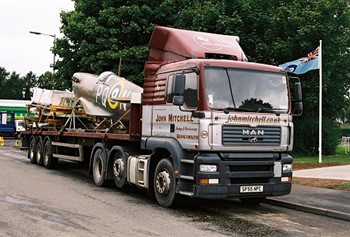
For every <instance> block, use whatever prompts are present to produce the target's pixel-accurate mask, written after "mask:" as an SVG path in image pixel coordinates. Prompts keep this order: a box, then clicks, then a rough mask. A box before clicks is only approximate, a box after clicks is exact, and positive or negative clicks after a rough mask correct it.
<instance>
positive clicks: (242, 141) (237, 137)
mask: <svg viewBox="0 0 350 237" xmlns="http://www.w3.org/2000/svg"><path fill="white" fill-rule="evenodd" d="M280 140H281V127H269V126H257V127H249V126H236V125H223V126H222V144H223V145H231V146H257V145H259V146H261V145H263V146H278V145H280Z"/></svg>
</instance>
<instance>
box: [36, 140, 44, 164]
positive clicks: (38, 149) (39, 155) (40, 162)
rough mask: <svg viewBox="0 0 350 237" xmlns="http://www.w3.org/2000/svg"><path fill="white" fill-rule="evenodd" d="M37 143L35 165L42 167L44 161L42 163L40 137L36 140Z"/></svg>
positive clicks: (41, 141) (41, 142)
mask: <svg viewBox="0 0 350 237" xmlns="http://www.w3.org/2000/svg"><path fill="white" fill-rule="evenodd" d="M37 140H38V141H37V142H36V149H35V150H36V154H35V159H36V163H37V164H38V165H43V164H44V161H43V147H44V146H43V139H42V138H41V137H38V139H37Z"/></svg>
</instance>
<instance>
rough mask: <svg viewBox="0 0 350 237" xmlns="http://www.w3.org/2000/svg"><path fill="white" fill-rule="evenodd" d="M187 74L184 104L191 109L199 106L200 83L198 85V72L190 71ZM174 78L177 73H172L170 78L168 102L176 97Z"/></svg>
mask: <svg viewBox="0 0 350 237" xmlns="http://www.w3.org/2000/svg"><path fill="white" fill-rule="evenodd" d="M185 75H186V85H185V93H184V102H185V103H184V104H185V106H186V107H187V108H189V109H194V108H197V104H198V96H197V93H198V85H197V74H196V73H188V74H185ZM174 78H175V75H170V76H169V78H168V87H167V95H166V101H167V102H168V103H172V102H173V97H174V93H173V90H174Z"/></svg>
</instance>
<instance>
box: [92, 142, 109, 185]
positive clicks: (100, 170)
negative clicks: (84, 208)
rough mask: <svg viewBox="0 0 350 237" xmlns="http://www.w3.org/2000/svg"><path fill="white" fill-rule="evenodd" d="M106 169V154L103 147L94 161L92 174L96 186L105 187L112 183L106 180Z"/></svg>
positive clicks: (95, 155)
mask: <svg viewBox="0 0 350 237" xmlns="http://www.w3.org/2000/svg"><path fill="white" fill-rule="evenodd" d="M106 170H107V169H106V154H105V152H104V151H103V150H102V149H101V148H98V149H97V150H96V151H95V153H94V158H93V162H92V176H93V177H94V182H95V184H96V186H98V187H105V186H108V185H109V184H110V182H108V180H105V176H106V175H105V173H106Z"/></svg>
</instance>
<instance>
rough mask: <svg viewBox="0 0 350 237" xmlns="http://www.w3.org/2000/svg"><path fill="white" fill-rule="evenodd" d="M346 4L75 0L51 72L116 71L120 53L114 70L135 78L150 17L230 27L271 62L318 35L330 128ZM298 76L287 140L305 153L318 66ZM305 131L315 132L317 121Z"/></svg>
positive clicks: (203, 27)
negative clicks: (298, 111)
mask: <svg viewBox="0 0 350 237" xmlns="http://www.w3.org/2000/svg"><path fill="white" fill-rule="evenodd" d="M349 10H350V7H349V3H348V1H347V0H337V1H331V0H304V1H300V0H288V1H287V0H282V1H281V0H270V1H262V0H223V1H214V0H191V1H190V0H163V1H146V0H134V1H127V0H101V1H93V0H76V1H75V10H74V11H71V12H62V13H61V21H62V27H61V31H62V32H63V33H64V37H63V38H62V39H57V40H56V42H55V46H54V52H55V53H56V54H57V55H59V56H60V60H59V61H57V62H56V64H55V65H54V66H55V68H56V69H57V70H58V73H57V76H58V77H59V79H58V80H65V81H66V82H67V83H66V84H65V85H66V86H69V85H70V78H71V77H72V75H73V73H74V72H77V71H85V72H91V73H95V74H99V73H101V72H103V71H107V70H110V71H114V72H117V71H118V64H119V62H120V59H122V61H121V62H122V63H121V64H122V67H121V76H124V77H126V78H128V79H129V80H132V81H137V82H141V81H142V68H143V65H144V62H145V60H146V59H147V53H148V46H147V44H148V42H149V38H150V35H151V32H152V30H153V28H154V26H155V25H163V26H170V27H176V28H183V29H190V30H199V31H207V32H212V33H221V34H230V35H238V36H239V37H240V39H241V46H242V48H243V49H244V51H245V53H246V55H247V56H248V58H249V60H250V61H253V62H261V63H267V64H273V65H278V64H281V63H284V62H287V61H291V60H294V59H297V58H300V57H302V56H304V55H306V54H307V53H308V52H310V51H312V50H314V49H315V48H316V47H317V46H318V44H319V40H323V46H324V48H323V49H324V53H323V59H324V60H323V69H324V70H323V71H324V74H323V79H324V84H323V87H324V91H323V98H325V99H324V101H323V105H324V110H323V111H324V113H323V116H324V119H325V121H327V123H325V124H327V128H328V127H329V126H330V127H331V128H334V127H335V126H336V124H335V123H334V121H335V119H336V118H338V117H340V116H341V111H342V110H343V108H344V104H345V101H346V97H345V95H346V94H347V91H348V89H349V85H350V77H349V70H348V68H347V62H348V61H349V57H350V54H349V49H348V45H350V35H349V34H348V32H349V25H350V11H349ZM141 16H142V17H141ZM300 78H301V79H302V82H303V93H304V115H303V117H302V118H299V119H296V126H295V128H296V137H295V141H296V144H295V148H296V150H297V151H298V149H299V148H300V149H299V151H302V152H303V153H305V152H304V150H308V151H309V153H313V152H315V149H313V148H312V149H311V148H308V147H317V142H314V141H313V140H312V144H310V145H308V147H306V148H305V149H304V148H302V147H303V146H305V137H303V136H304V135H302V134H303V133H302V132H301V130H300V129H303V127H304V126H305V123H306V124H308V123H312V124H313V125H314V126H313V127H315V128H317V126H318V125H317V122H318V121H317V115H318V72H317V71H312V72H308V73H306V74H304V75H300ZM309 120H310V121H309ZM324 126H326V125H324ZM325 129H326V127H325ZM324 134H325V136H329V137H327V139H324V140H325V141H329V140H332V137H334V136H336V135H335V134H334V133H330V132H329V133H328V132H325V133H324ZM309 136H312V137H313V138H315V137H317V136H318V131H317V129H312V130H311V131H310V134H309ZM328 138H329V139H328ZM334 139H336V138H334ZM315 140H316V141H317V139H315ZM334 149H335V146H333V148H332V149H327V153H332V152H333V151H334Z"/></svg>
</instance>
